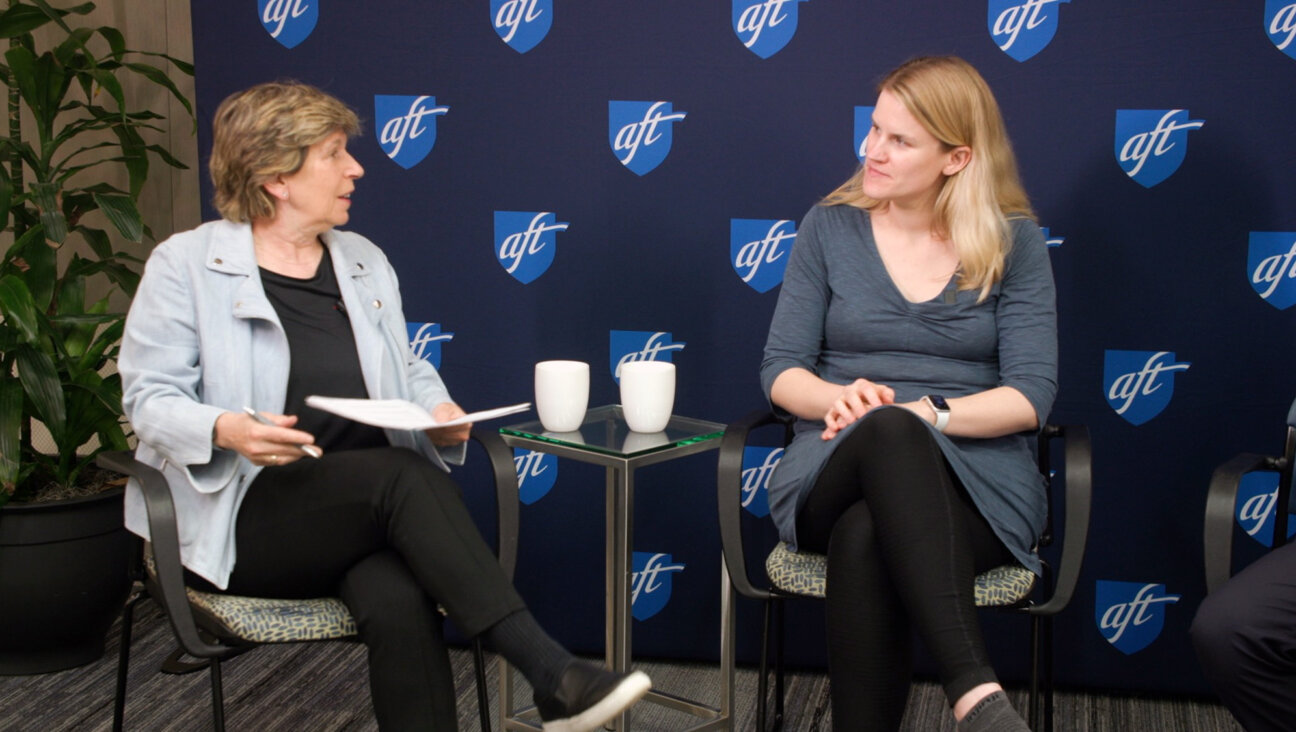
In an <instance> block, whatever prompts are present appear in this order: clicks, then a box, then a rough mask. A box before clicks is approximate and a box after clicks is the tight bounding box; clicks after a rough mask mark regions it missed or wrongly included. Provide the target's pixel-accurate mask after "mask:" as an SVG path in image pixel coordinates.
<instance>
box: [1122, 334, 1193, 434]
mask: <svg viewBox="0 0 1296 732" xmlns="http://www.w3.org/2000/svg"><path fill="white" fill-rule="evenodd" d="M1191 365H1192V364H1189V363H1176V362H1175V355H1174V352H1172V351H1107V352H1106V355H1105V356H1104V358H1103V385H1104V387H1105V388H1106V390H1107V403H1108V404H1110V405H1111V408H1112V409H1115V410H1116V413H1117V414H1119V415H1120V416H1121V417H1124V418H1125V421H1127V422H1129V423H1130V424H1133V425H1140V424H1143V423H1144V422H1146V421H1148V420H1150V419H1152V418H1153V417H1155V416H1157V415H1158V414H1160V413H1161V411H1162V410H1163V409H1165V408H1166V405H1168V404H1169V403H1170V398H1171V397H1173V396H1174V372H1176V371H1186V370H1188V367H1189V366H1191Z"/></svg>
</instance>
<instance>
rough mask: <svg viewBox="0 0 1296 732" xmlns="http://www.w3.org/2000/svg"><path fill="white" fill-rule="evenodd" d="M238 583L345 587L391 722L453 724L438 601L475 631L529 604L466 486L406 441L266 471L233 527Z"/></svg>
mask: <svg viewBox="0 0 1296 732" xmlns="http://www.w3.org/2000/svg"><path fill="white" fill-rule="evenodd" d="M235 537H236V538H235V546H236V547H237V551H238V556H237V561H236V564H235V568H234V573H233V574H232V575H231V577H230V583H229V591H230V592H233V593H238V594H247V595H254V596H255V595H260V596H265V597H318V596H324V595H335V594H336V595H338V596H340V597H341V598H342V600H343V602H345V603H346V605H347V607H348V608H350V609H351V612H352V614H353V615H354V616H355V619H356V624H357V626H358V630H359V633H360V638H361V640H363V641H364V643H365V645H366V646H367V647H368V651H369V678H370V689H371V693H372V696H373V705H374V713H375V716H376V717H377V719H378V724H379V726H380V727H381V728H383V729H455V728H456V725H457V721H456V718H455V694H454V683H453V677H452V675H451V672H450V665H449V659H448V657H447V655H446V650H445V645H444V642H443V639H442V635H441V615H440V613H439V612H438V611H437V605H438V604H440V605H441V606H442V607H444V608H445V610H446V613H447V614H448V615H449V617H450V618H451V619H452V620H454V622H455V624H456V625H457V626H458V627H459V628H460V629H461V630H462V631H463V632H464V633H466V634H467V635H469V636H475V635H477V634H478V633H481V632H482V631H484V630H486V629H487V628H490V627H491V626H493V625H495V624H496V623H497V622H499V621H500V620H502V619H504V618H505V617H506V616H508V615H510V614H512V613H514V612H516V611H518V610H521V609H523V608H524V605H523V602H522V599H521V598H520V597H519V596H518V594H517V592H516V591H515V590H514V589H513V586H512V584H511V583H509V581H508V578H507V577H505V576H504V572H503V571H502V570H501V568H500V565H499V561H498V560H497V559H496V557H495V555H494V554H493V553H492V552H491V551H490V548H489V547H487V546H486V543H485V542H484V541H483V540H482V538H481V536H480V534H478V533H477V528H476V525H475V524H474V523H473V520H472V517H471V516H470V515H469V513H468V511H467V509H466V507H465V506H464V504H463V501H462V496H461V493H460V490H459V487H458V485H457V484H455V482H454V481H453V480H451V479H450V477H449V476H448V475H446V473H445V472H444V471H442V470H440V469H439V468H437V467H436V466H434V465H433V464H432V463H430V462H428V460H427V459H426V458H423V457H421V456H420V455H418V454H416V453H414V452H413V451H410V450H406V449H401V448H390V447H387V448H373V449H367V450H350V451H342V452H333V453H328V454H326V455H325V456H324V457H323V458H322V459H320V460H313V459H303V460H298V461H296V462H294V463H292V464H290V465H286V466H283V467H279V468H269V469H266V470H263V471H262V472H261V473H260V475H258V476H257V478H256V480H254V481H253V482H252V485H251V487H250V488H249V489H248V494H247V496H246V497H245V498H244V500H243V505H242V507H241V508H240V509H239V515H238V523H237V525H236V528H235Z"/></svg>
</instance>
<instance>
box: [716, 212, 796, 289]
mask: <svg viewBox="0 0 1296 732" xmlns="http://www.w3.org/2000/svg"><path fill="white" fill-rule="evenodd" d="M796 234H797V232H796V224H794V223H792V222H791V221H789V220H787V219H730V220H729V264H730V265H732V266H733V269H734V272H736V273H738V278H739V279H741V280H742V281H743V282H746V283H747V285H748V286H749V287H751V288H752V289H753V290H755V291H757V292H769V291H770V290H772V289H774V288H775V287H777V286H778V285H779V284H781V283H782V282H783V273H784V271H786V270H787V262H788V253H789V252H791V251H792V244H793V242H795V241H796Z"/></svg>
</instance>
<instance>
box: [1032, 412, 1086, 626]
mask: <svg viewBox="0 0 1296 732" xmlns="http://www.w3.org/2000/svg"><path fill="white" fill-rule="evenodd" d="M1044 430H1045V431H1044V434H1045V436H1046V437H1048V438H1049V439H1061V440H1062V441H1063V460H1065V462H1066V465H1065V466H1064V467H1063V481H1064V490H1065V505H1066V522H1065V524H1064V525H1063V528H1062V531H1063V534H1062V556H1061V558H1060V559H1059V560H1058V571H1057V581H1056V582H1055V583H1054V585H1053V594H1052V596H1050V597H1049V598H1048V600H1046V601H1045V602H1044V603H1043V604H1042V605H1035V606H1032V607H1030V608H1029V612H1030V613H1031V614H1032V615H1056V614H1057V613H1059V612H1061V611H1062V610H1063V609H1064V608H1066V606H1067V604H1068V603H1070V602H1071V597H1072V595H1073V594H1075V588H1076V584H1077V583H1078V582H1079V580H1080V567H1081V565H1082V564H1083V562H1084V553H1085V545H1086V544H1087V543H1088V540H1089V514H1090V511H1091V508H1092V504H1093V446H1092V443H1091V442H1090V439H1089V428H1088V427H1086V426H1085V425H1078V424H1069V425H1046V426H1045V428H1044Z"/></svg>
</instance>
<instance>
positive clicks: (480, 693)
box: [473, 636, 491, 732]
mask: <svg viewBox="0 0 1296 732" xmlns="http://www.w3.org/2000/svg"><path fill="white" fill-rule="evenodd" d="M473 665H474V666H476V667H477V711H478V713H479V714H480V715H481V728H482V732H490V730H491V715H490V696H489V695H488V693H487V691H486V653H485V652H484V651H483V650H482V642H481V637H480V636H479V637H476V638H473Z"/></svg>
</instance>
